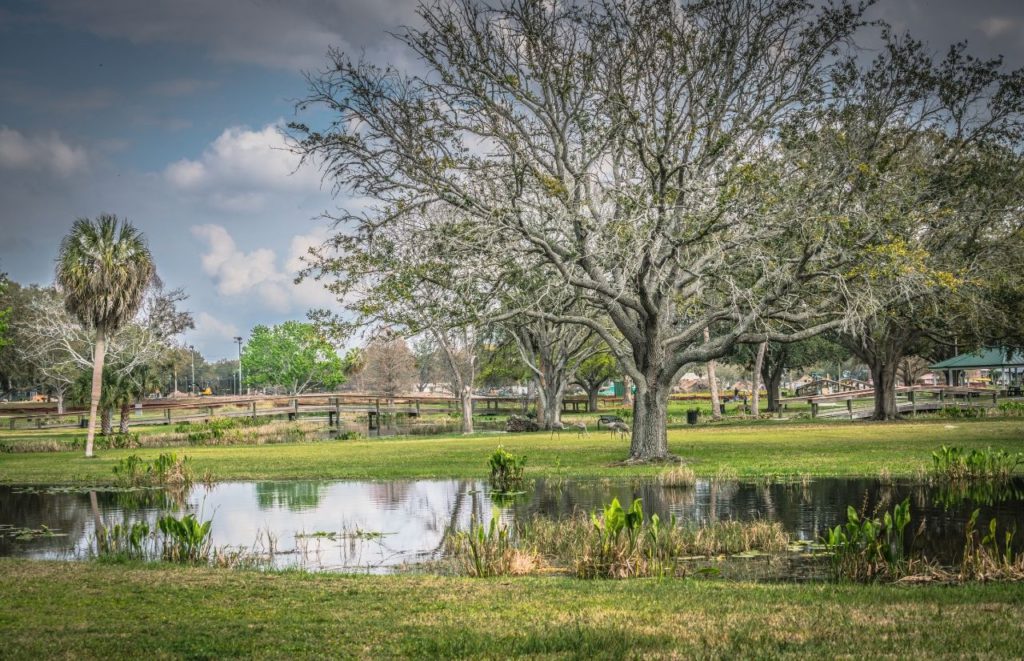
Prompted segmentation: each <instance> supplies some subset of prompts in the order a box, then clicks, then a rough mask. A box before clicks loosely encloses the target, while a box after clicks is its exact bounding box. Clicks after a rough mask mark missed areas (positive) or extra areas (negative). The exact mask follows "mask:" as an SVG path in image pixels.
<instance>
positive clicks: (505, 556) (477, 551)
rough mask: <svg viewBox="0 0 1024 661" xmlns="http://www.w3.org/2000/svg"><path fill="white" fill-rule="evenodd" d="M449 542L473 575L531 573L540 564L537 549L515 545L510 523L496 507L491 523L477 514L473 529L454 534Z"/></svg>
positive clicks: (451, 550) (450, 549)
mask: <svg viewBox="0 0 1024 661" xmlns="http://www.w3.org/2000/svg"><path fill="white" fill-rule="evenodd" d="M448 546H449V552H450V553H452V554H453V555H454V556H456V557H459V558H461V559H462V560H463V561H464V565H465V569H466V573H468V574H469V575H470V576H476V577H487V576H504V575H509V574H512V575H517V574H527V573H529V572H530V571H532V570H534V569H536V568H537V566H538V565H539V558H538V556H537V554H536V553H535V552H532V551H531V550H528V549H522V548H517V547H515V546H513V545H512V543H511V541H510V535H509V529H508V525H507V524H505V523H501V513H500V512H499V511H498V508H496V507H495V508H493V509H492V510H491V520H490V522H489V523H488V524H487V525H484V524H482V523H480V522H479V521H477V520H476V519H475V518H474V519H473V520H472V521H471V522H470V526H469V531H468V532H466V531H461V532H458V533H456V535H455V536H454V537H453V538H452V537H450V538H449V544H448Z"/></svg>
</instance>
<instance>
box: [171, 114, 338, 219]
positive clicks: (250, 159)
mask: <svg viewBox="0 0 1024 661" xmlns="http://www.w3.org/2000/svg"><path fill="white" fill-rule="evenodd" d="M164 177H165V178H166V179H167V181H168V182H169V183H170V184H171V185H173V186H175V187H176V188H178V189H180V190H183V191H192V192H198V193H208V200H209V202H210V203H211V204H212V205H213V206H214V207H216V208H218V209H221V210H223V211H236V212H248V211H253V210H254V209H257V208H260V207H262V205H263V202H264V201H265V194H266V192H267V191H277V192H314V191H320V174H319V173H318V172H317V171H316V170H315V168H312V167H302V168H300V167H299V157H298V156H296V155H295V154H293V153H292V152H291V151H289V150H288V146H287V144H286V142H285V138H284V136H283V135H282V134H281V130H280V123H275V124H267V125H266V126H264V127H263V128H262V129H259V130H250V129H248V128H246V127H241V126H235V127H231V128H228V129H226V130H225V131H224V132H223V133H221V134H220V136H218V137H217V139H216V140H214V141H213V142H212V143H210V145H209V146H208V147H207V148H206V149H205V150H204V151H203V153H202V155H200V156H199V157H198V158H195V159H189V158H183V159H181V160H179V161H175V162H174V163H171V164H170V165H168V166H167V168H166V169H165V170H164Z"/></svg>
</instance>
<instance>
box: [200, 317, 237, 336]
mask: <svg viewBox="0 0 1024 661" xmlns="http://www.w3.org/2000/svg"><path fill="white" fill-rule="evenodd" d="M195 322H196V327H195V329H194V330H192V331H191V332H190V333H189V336H190V337H194V338H203V339H209V340H224V339H226V338H231V337H235V336H237V335H238V326H236V325H234V324H232V323H231V322H227V321H221V320H220V319H218V318H217V317H214V316H213V315H212V314H210V313H209V312H200V313H199V314H197V315H196V316H195Z"/></svg>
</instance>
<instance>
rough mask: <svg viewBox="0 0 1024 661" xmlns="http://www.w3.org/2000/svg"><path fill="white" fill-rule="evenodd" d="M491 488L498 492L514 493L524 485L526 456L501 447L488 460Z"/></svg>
mask: <svg viewBox="0 0 1024 661" xmlns="http://www.w3.org/2000/svg"><path fill="white" fill-rule="evenodd" d="M488 464H489V466H490V468H491V487H492V488H494V489H495V490H496V491H513V490H514V489H516V488H518V487H520V486H522V484H523V470H524V469H525V468H526V456H525V455H515V454H512V453H511V452H509V451H508V450H506V449H505V448H504V446H501V445H499V446H498V448H497V449H496V450H495V451H494V452H493V453H492V454H491V456H490V458H489V459H488Z"/></svg>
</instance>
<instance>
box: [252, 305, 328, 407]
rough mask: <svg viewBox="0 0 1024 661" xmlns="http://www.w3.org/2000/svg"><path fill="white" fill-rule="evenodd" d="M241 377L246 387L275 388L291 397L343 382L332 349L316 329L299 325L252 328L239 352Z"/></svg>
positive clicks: (314, 326)
mask: <svg viewBox="0 0 1024 661" xmlns="http://www.w3.org/2000/svg"><path fill="white" fill-rule="evenodd" d="M242 373H243V375H244V377H243V378H244V379H245V383H246V385H248V386H254V387H257V388H265V387H278V388H282V389H284V390H285V391H286V392H288V393H289V394H292V395H297V394H301V393H302V392H304V391H306V390H307V389H309V388H311V387H314V386H320V387H324V388H332V387H334V386H336V385H338V384H339V383H342V382H343V381H344V380H345V375H344V364H343V363H342V360H341V357H340V356H339V355H338V352H337V350H336V349H335V347H334V345H333V344H331V343H330V342H329V341H328V340H327V339H326V337H325V336H324V335H323V334H322V333H321V332H320V331H319V330H318V329H317V327H316V325H314V324H312V323H303V322H299V321H286V322H284V323H283V324H279V325H277V326H263V325H259V326H256V327H254V328H253V329H252V333H251V335H250V337H249V341H248V342H246V344H245V346H244V348H243V350H242Z"/></svg>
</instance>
